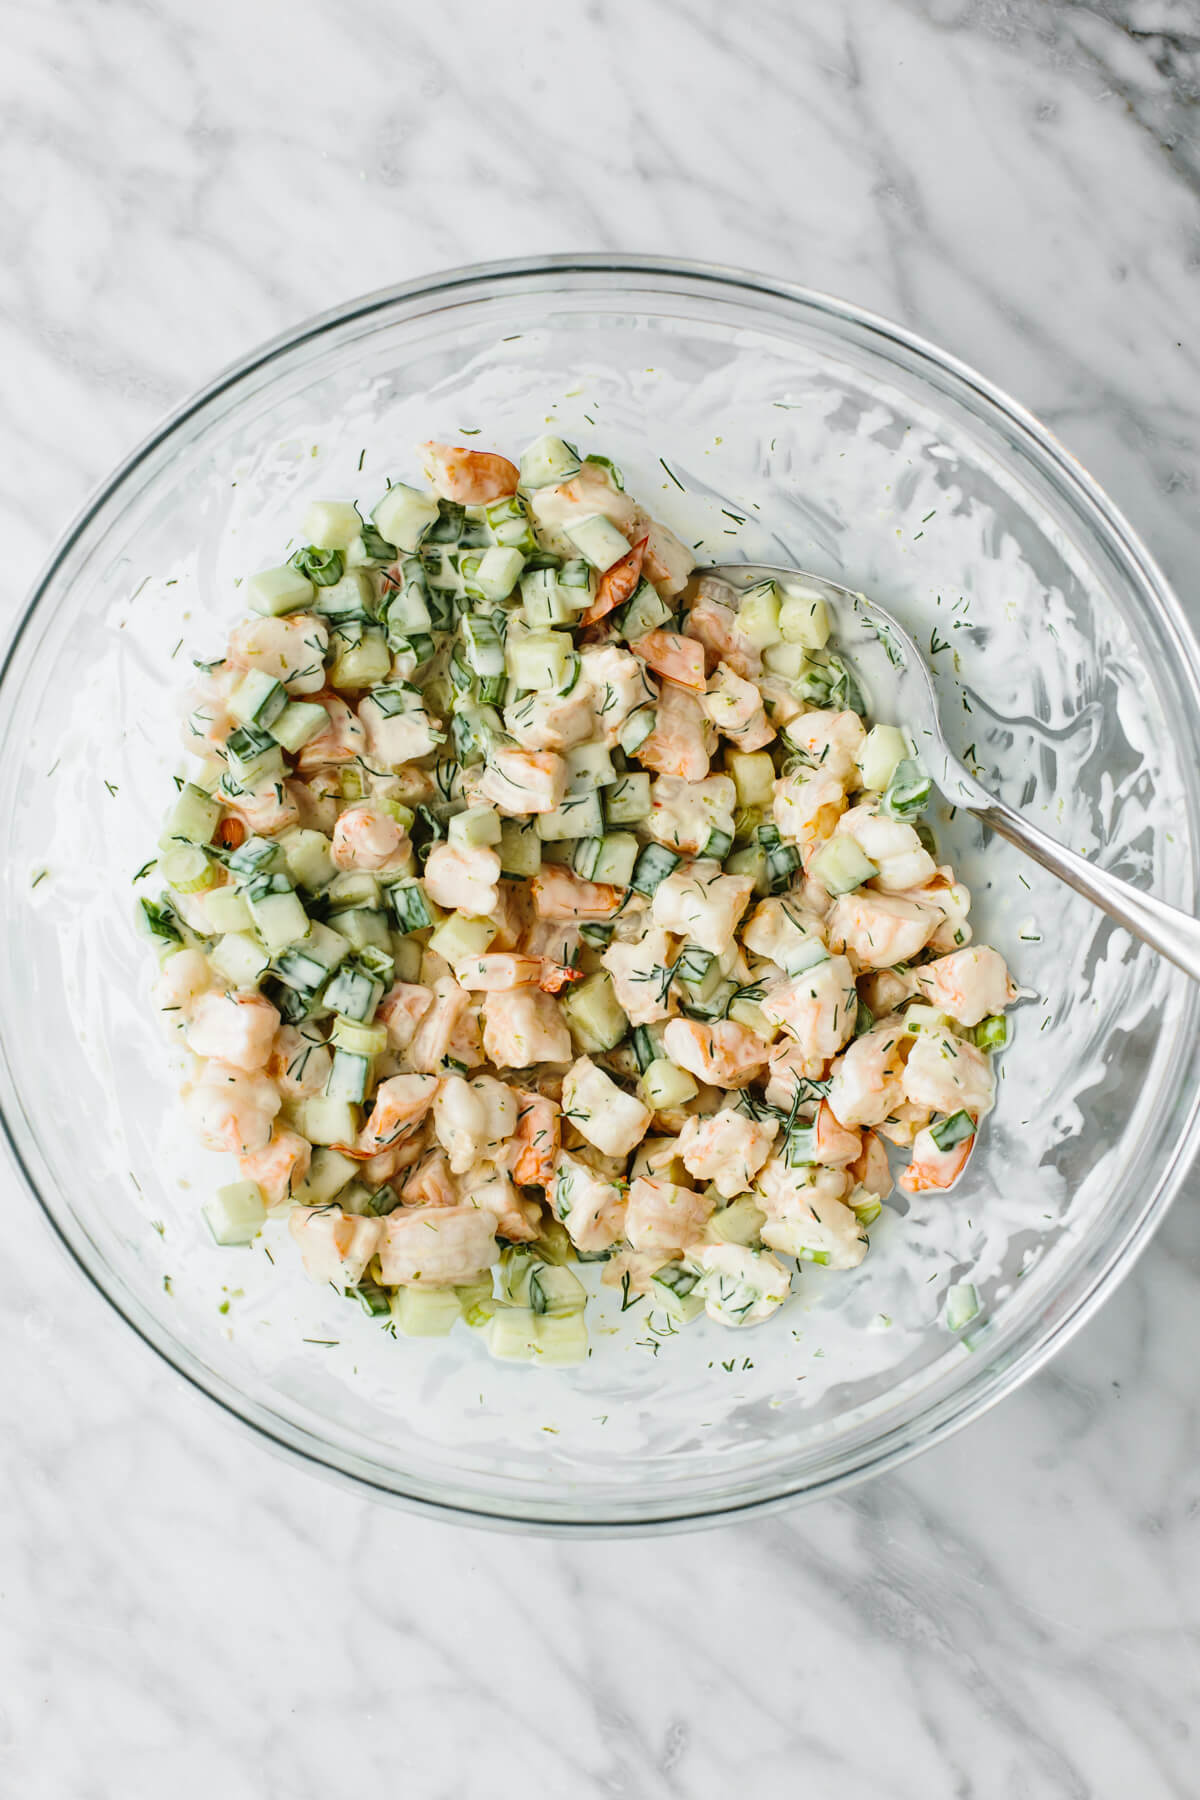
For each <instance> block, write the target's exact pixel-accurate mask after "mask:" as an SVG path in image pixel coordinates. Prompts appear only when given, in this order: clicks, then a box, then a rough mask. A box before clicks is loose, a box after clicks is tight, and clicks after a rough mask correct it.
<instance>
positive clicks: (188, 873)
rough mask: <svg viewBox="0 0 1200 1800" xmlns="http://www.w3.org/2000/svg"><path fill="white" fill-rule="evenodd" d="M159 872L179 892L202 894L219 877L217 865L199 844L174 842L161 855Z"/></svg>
mask: <svg viewBox="0 0 1200 1800" xmlns="http://www.w3.org/2000/svg"><path fill="white" fill-rule="evenodd" d="M158 872H159V874H160V875H161V876H162V878H163V880H164V881H165V882H166V884H167V886H168V887H171V888H174V889H175V892H176V893H177V894H202V893H203V892H204V890H205V888H210V887H212V885H213V883H214V882H215V881H216V879H217V870H216V866H215V865H214V864H213V863H211V862H210V861H209V859H208V857H207V856H205V854H204V852H203V850H202V849H201V848H200V846H199V844H178V843H173V844H172V845H171V848H170V849H169V850H164V851H163V853H162V855H161V856H160V857H159V859H158Z"/></svg>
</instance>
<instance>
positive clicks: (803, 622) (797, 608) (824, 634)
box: [779, 588, 830, 650]
mask: <svg viewBox="0 0 1200 1800" xmlns="http://www.w3.org/2000/svg"><path fill="white" fill-rule="evenodd" d="M779 629H780V631H781V632H782V634H783V641H784V643H785V644H802V645H803V646H804V648H805V649H806V650H823V649H824V648H825V645H826V644H827V643H828V641H829V630H830V626H829V608H828V607H827V606H826V604H825V602H824V600H823V599H822V598H821V596H820V595H819V594H806V593H805V592H804V590H803V589H802V588H789V589H787V591H786V592H785V594H784V598H783V602H782V604H781V606H780V608H779Z"/></svg>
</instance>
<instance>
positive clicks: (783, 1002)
mask: <svg viewBox="0 0 1200 1800" xmlns="http://www.w3.org/2000/svg"><path fill="white" fill-rule="evenodd" d="M761 1005H762V1010H763V1012H764V1013H765V1014H766V1016H767V1018H768V1019H769V1020H770V1021H771V1023H772V1024H773V1025H782V1026H783V1028H784V1030H785V1031H786V1032H787V1033H788V1035H789V1036H790V1037H791V1038H793V1039H794V1040H795V1043H796V1046H797V1048H798V1049H799V1050H800V1052H801V1054H802V1056H803V1058H804V1061H803V1063H802V1064H799V1065H797V1071H798V1073H800V1074H803V1075H807V1076H808V1077H809V1078H810V1079H812V1080H815V1079H816V1078H817V1077H819V1076H820V1075H822V1074H823V1073H824V1069H825V1064H826V1063H827V1062H828V1061H829V1059H830V1057H831V1056H836V1055H837V1053H838V1051H839V1050H840V1049H841V1047H842V1045H843V1044H844V1043H845V1042H846V1039H847V1038H848V1037H849V1036H850V1034H851V1032H852V1031H853V1030H854V1020H855V1015H856V1011H857V1006H858V996H857V994H856V992H855V987H854V971H853V970H852V969H851V967H850V964H849V963H848V962H847V960H846V958H845V957H844V956H827V957H826V958H825V960H824V962H819V963H815V964H814V965H813V967H812V968H811V969H805V970H803V972H802V973H801V974H799V975H793V976H792V978H791V980H790V981H785V982H781V983H780V984H779V985H778V986H776V987H772V988H768V989H767V991H766V993H764V995H763V998H762V1002H761Z"/></svg>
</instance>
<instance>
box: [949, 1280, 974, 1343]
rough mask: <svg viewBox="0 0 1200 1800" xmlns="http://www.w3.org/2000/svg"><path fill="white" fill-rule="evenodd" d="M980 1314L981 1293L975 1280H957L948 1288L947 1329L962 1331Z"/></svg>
mask: <svg viewBox="0 0 1200 1800" xmlns="http://www.w3.org/2000/svg"><path fill="white" fill-rule="evenodd" d="M978 1314H979V1294H978V1291H977V1290H976V1287H975V1284H974V1282H971V1281H956V1282H955V1283H954V1285H953V1286H952V1287H948V1288H947V1289H946V1329H947V1331H961V1330H962V1329H963V1327H964V1325H969V1324H970V1323H971V1320H972V1319H974V1318H977V1317H978Z"/></svg>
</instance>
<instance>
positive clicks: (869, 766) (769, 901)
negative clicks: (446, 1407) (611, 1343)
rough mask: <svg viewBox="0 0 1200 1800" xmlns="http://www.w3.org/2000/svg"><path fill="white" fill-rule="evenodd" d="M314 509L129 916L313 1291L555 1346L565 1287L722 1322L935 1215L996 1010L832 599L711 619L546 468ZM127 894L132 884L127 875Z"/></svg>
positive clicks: (242, 1222)
mask: <svg viewBox="0 0 1200 1800" xmlns="http://www.w3.org/2000/svg"><path fill="white" fill-rule="evenodd" d="M423 466H424V472H425V475H426V477H427V483H428V485H427V486H423V487H416V486H409V485H406V484H403V483H395V484H392V485H390V486H389V487H388V489H387V492H386V493H385V494H384V495H383V497H382V499H380V500H379V502H378V504H377V505H376V506H375V508H374V510H373V511H372V512H370V513H368V514H366V515H364V514H362V513H360V512H359V510H358V509H357V507H356V506H355V505H353V504H350V503H348V502H344V501H341V500H337V501H326V502H321V503H317V504H314V505H312V506H310V507H309V509H308V512H307V516H306V518H305V520H304V536H305V538H306V540H307V542H306V544H305V546H304V548H302V549H300V550H298V551H297V552H296V553H295V555H293V556H292V557H291V559H290V561H288V562H287V563H285V564H283V565H282V566H280V567H278V568H272V569H267V570H265V571H264V572H262V573H260V574H257V575H255V576H253V577H252V578H250V579H249V580H248V581H247V582H246V584H245V586H244V588H243V590H242V591H243V593H244V595H245V597H246V598H247V599H248V601H249V605H250V607H251V609H252V611H251V613H250V615H249V616H248V617H246V618H244V619H243V620H242V621H241V622H240V623H238V624H237V625H236V626H235V627H234V629H233V631H232V634H231V636H230V638H229V642H228V645H227V647H226V650H225V653H224V655H223V656H220V657H218V658H217V659H215V660H214V661H213V662H211V663H203V664H198V665H197V667H198V668H199V670H200V679H199V682H198V684H197V686H196V687H195V689H194V691H193V692H192V693H191V694H190V695H189V696H188V699H187V718H186V725H185V728H184V740H185V743H186V747H187V749H188V751H189V752H190V753H191V755H192V757H193V758H194V759H195V764H194V766H193V767H192V769H191V770H190V773H189V777H188V779H187V780H186V781H179V780H178V779H177V785H178V787H179V792H178V797H177V799H176V801H175V804H174V806H173V809H172V811H171V812H170V815H169V817H168V818H167V821H166V824H165V827H164V831H163V836H162V838H161V840H160V847H159V853H158V856H157V859H156V862H155V864H154V865H152V866H153V867H154V868H155V870H156V875H157V878H158V879H159V880H161V881H163V882H165V884H166V886H165V890H164V891H163V893H162V895H161V898H159V899H157V900H151V899H149V898H145V899H142V900H141V902H140V907H141V917H142V922H143V924H144V927H145V929H146V930H147V931H148V933H149V934H150V936H151V937H152V938H153V940H154V941H155V944H156V946H157V948H158V952H159V957H160V965H161V966H160V972H159V976H158V981H157V988H156V1001H157V1004H158V1006H159V1008H160V1009H161V1011H162V1016H163V1019H164V1022H165V1023H166V1024H167V1025H168V1027H169V1028H170V1030H171V1031H172V1032H173V1033H175V1034H177V1035H178V1038H179V1039H180V1040H181V1042H182V1047H183V1048H184V1049H185V1050H186V1052H188V1053H189V1054H190V1057H191V1059H192V1066H191V1070H190V1074H189V1076H188V1079H187V1082H186V1085H185V1087H184V1107H185V1109H186V1112H187V1114H188V1116H189V1119H190V1121H191V1124H192V1126H193V1128H194V1130H195V1131H196V1133H197V1134H198V1136H199V1138H200V1140H201V1141H202V1143H203V1144H204V1145H205V1146H206V1147H208V1148H209V1149H212V1150H218V1151H226V1152H228V1153H230V1154H232V1155H234V1156H236V1157H237V1158H238V1165H239V1167H238V1174H239V1177H240V1179H238V1180H236V1181H233V1182H231V1183H230V1185H228V1186H225V1187H223V1188H221V1189H220V1190H219V1191H218V1192H217V1193H216V1194H215V1195H214V1196H213V1197H212V1198H211V1199H210V1200H209V1201H208V1202H207V1203H206V1205H205V1208H204V1211H205V1214H206V1217H207V1220H208V1223H209V1225H210V1227H211V1229H212V1233H213V1235H214V1236H215V1238H216V1240H217V1242H218V1243H220V1244H223V1245H238V1244H247V1243H250V1242H251V1241H252V1240H253V1238H254V1237H255V1236H256V1235H257V1233H258V1232H259V1230H260V1229H261V1227H262V1226H263V1224H264V1222H265V1221H266V1219H267V1217H268V1215H269V1214H276V1213H281V1212H286V1214H287V1224H288V1228H289V1230H290V1234H291V1237H292V1238H293V1239H294V1241H295V1245H296V1249H297V1251H298V1252H299V1256H300V1258H301V1260H302V1262H303V1266H304V1268H305V1270H306V1271H307V1274H308V1276H309V1277H310V1278H311V1279H312V1280H313V1281H315V1282H328V1283H332V1285H333V1286H334V1287H335V1288H336V1289H337V1290H339V1291H341V1292H344V1293H345V1294H346V1295H347V1297H348V1298H350V1299H353V1300H355V1301H358V1302H359V1303H361V1304H362V1305H363V1306H364V1307H365V1308H366V1310H367V1311H368V1312H370V1313H373V1314H379V1315H381V1317H383V1318H384V1320H385V1322H394V1324H395V1327H396V1328H397V1329H398V1330H400V1331H402V1332H404V1333H406V1334H413V1335H433V1334H439V1333H444V1332H448V1331H449V1330H450V1329H451V1328H452V1327H453V1325H454V1324H455V1323H456V1322H458V1321H460V1320H462V1321H465V1323H466V1324H467V1325H468V1326H469V1327H472V1328H474V1329H476V1330H477V1331H479V1332H480V1334H481V1335H483V1336H484V1337H485V1340H486V1342H487V1345H488V1348H489V1349H490V1350H491V1352H492V1354H493V1355H495V1356H498V1357H502V1358H508V1359H513V1360H518V1361H530V1362H532V1361H541V1362H544V1363H570V1362H576V1361H579V1360H580V1359H582V1358H583V1357H584V1356H586V1355H587V1353H588V1336H587V1327H586V1319H585V1314H586V1307H587V1303H588V1294H587V1288H586V1287H585V1285H584V1283H583V1282H582V1281H581V1280H580V1278H579V1274H578V1273H577V1270H578V1266H579V1265H580V1264H583V1263H588V1262H595V1263H598V1264H600V1265H601V1268H600V1270H599V1272H598V1273H599V1278H600V1280H601V1281H603V1282H604V1283H607V1284H610V1285H614V1286H616V1287H618V1288H620V1289H623V1290H624V1295H625V1297H626V1298H628V1296H629V1295H630V1294H635V1295H643V1294H648V1295H650V1296H652V1298H653V1300H654V1302H655V1303H656V1304H658V1305H661V1306H662V1307H664V1308H665V1309H666V1310H667V1312H668V1313H669V1315H670V1317H671V1318H672V1319H673V1320H674V1321H676V1322H678V1323H679V1324H684V1323H686V1322H688V1321H690V1320H692V1319H695V1318H697V1317H699V1316H700V1315H701V1314H706V1315H707V1316H708V1317H709V1318H711V1319H714V1320H716V1321H717V1322H719V1323H720V1324H722V1325H726V1326H734V1327H740V1326H747V1325H754V1324H757V1323H759V1322H760V1321H762V1320H764V1319H766V1318H768V1317H769V1316H770V1315H771V1314H772V1313H773V1312H775V1311H776V1309H777V1308H779V1307H780V1306H781V1305H782V1304H783V1302H784V1301H785V1300H786V1299H787V1297H788V1294H789V1292H790V1291H791V1290H792V1288H793V1286H794V1285H795V1283H796V1280H797V1268H796V1265H797V1264H799V1265H800V1266H801V1268H802V1266H803V1265H804V1264H805V1263H819V1264H824V1265H825V1266H826V1267H828V1268H829V1269H833V1270H849V1269H853V1268H854V1267H855V1266H856V1265H857V1264H858V1263H860V1262H861V1261H862V1259H863V1258H864V1257H865V1256H866V1254H867V1249H868V1244H869V1237H870V1228H871V1225H872V1222H873V1221H874V1220H875V1219H877V1218H878V1217H879V1214H880V1211H881V1208H882V1207H883V1205H884V1202H885V1201H886V1200H887V1199H888V1197H889V1195H890V1194H891V1193H892V1189H893V1175H892V1168H891V1164H892V1163H893V1162H896V1161H898V1160H899V1159H898V1157H897V1155H896V1154H894V1153H893V1154H892V1155H891V1156H889V1146H892V1147H894V1150H895V1152H905V1153H908V1160H907V1162H906V1164H905V1166H904V1167H903V1169H902V1172H901V1173H900V1174H899V1177H898V1179H899V1185H900V1188H901V1189H902V1190H903V1191H904V1192H906V1193H908V1194H910V1195H911V1194H917V1193H920V1192H922V1191H925V1190H938V1191H945V1190H946V1189H948V1188H950V1187H951V1186H952V1185H953V1183H954V1182H955V1180H956V1179H957V1177H958V1176H959V1175H960V1173H961V1172H962V1170H963V1168H964V1166H965V1165H966V1163H967V1160H968V1158H969V1157H970V1155H971V1152H972V1149H973V1147H974V1145H975V1143H976V1140H977V1134H978V1131H979V1127H980V1124H981V1121H982V1120H983V1117H984V1115H985V1114H986V1113H987V1112H988V1110H989V1108H990V1107H991V1105H992V1101H993V1071H992V1065H991V1055H990V1053H991V1052H992V1051H993V1050H995V1049H998V1048H1000V1047H1002V1046H1003V1045H1004V1043H1005V1041H1006V1025H1005V1017H1004V1009H1005V1007H1006V1005H1007V1003H1008V1002H1009V1001H1010V1000H1011V999H1012V998H1013V997H1014V994H1015V990H1014V989H1013V987H1012V986H1011V984H1010V981H1009V976H1008V972H1007V970H1006V968H1005V965H1004V962H1003V960H1002V958H1001V957H1000V955H999V954H998V953H997V952H996V951H995V950H992V949H989V948H987V947H986V946H980V945H976V944H973V943H972V942H971V928H970V925H969V924H968V919H967V915H968V910H969V906H970V895H969V894H968V893H967V891H966V889H965V888H964V887H963V886H962V885H961V883H959V882H958V881H956V879H955V876H954V871H953V870H952V869H951V868H949V867H947V866H945V865H944V864H942V863H939V860H938V856H937V852H936V847H935V844H934V840H933V837H932V835H931V833H930V831H929V829H928V827H927V826H926V825H925V824H924V823H923V821H922V819H921V814H922V812H923V810H924V808H925V806H926V804H927V802H928V800H929V798H930V784H929V781H928V779H927V777H926V776H925V775H924V774H923V772H922V770H921V768H920V766H919V764H918V763H917V762H916V761H915V759H914V755H913V751H912V746H911V744H910V743H909V741H908V740H907V739H906V738H905V736H904V734H903V733H902V732H901V731H900V730H899V729H898V728H897V727H896V726H894V725H890V724H886V723H877V724H874V725H870V726H869V725H868V723H867V721H866V720H865V719H864V718H863V716H862V715H863V711H864V703H863V699H862V696H861V692H860V690H859V687H858V684H857V682H856V680H855V676H854V673H853V671H852V669H851V668H850V667H849V666H848V665H847V664H846V663H845V662H844V660H843V659H842V658H841V657H840V656H839V655H838V653H837V651H836V649H835V648H834V647H833V642H832V640H831V621H830V618H829V616H828V613H827V609H826V606H825V603H824V601H823V600H822V599H821V598H819V597H817V596H815V595H813V594H811V593H806V592H805V591H804V590H803V587H802V586H801V585H799V584H798V585H797V586H795V587H794V588H781V587H780V586H777V585H776V584H774V583H771V582H766V583H762V584H760V585H759V586H757V587H754V588H752V589H750V590H748V591H745V592H742V593H738V592H737V591H735V590H734V588H732V587H731V586H728V585H727V584H725V583H724V582H722V581H720V580H718V579H716V578H714V577H712V576H705V575H697V574H696V573H695V572H694V560H693V557H692V555H691V553H690V551H689V550H687V549H686V548H685V547H684V545H683V544H681V543H680V542H679V540H678V539H677V538H676V537H675V536H674V535H673V534H672V532H671V531H670V530H669V529H668V528H667V527H666V526H665V525H663V524H660V523H659V522H658V521H657V520H655V519H653V518H651V517H650V516H649V515H648V514H647V513H646V512H645V511H644V510H643V508H642V507H641V506H640V505H638V504H637V502H636V501H635V500H633V499H632V498H631V497H630V496H629V495H628V494H627V493H626V492H625V490H624V484H623V481H622V477H621V474H620V472H619V470H618V469H617V468H616V467H615V466H614V465H613V464H612V463H611V462H610V461H608V460H607V459H606V458H601V457H595V456H588V457H581V456H580V455H579V454H578V453H577V452H576V451H575V450H574V449H573V448H572V447H571V446H570V445H569V444H567V443H565V442H564V441H563V440H561V439H559V438H556V437H543V438H541V439H539V440H538V442H536V443H535V444H533V445H532V446H531V448H530V449H529V450H527V451H526V453H525V455H524V456H523V457H522V458H521V461H520V463H519V465H518V464H517V463H513V462H510V461H508V460H507V459H506V458H505V457H503V456H499V455H494V454H491V453H487V452H481V451H478V450H464V449H456V448H451V447H449V446H447V445H443V444H436V443H430V444H426V445H425V447H424V451H423ZM144 873H145V871H143V874H144Z"/></svg>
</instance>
